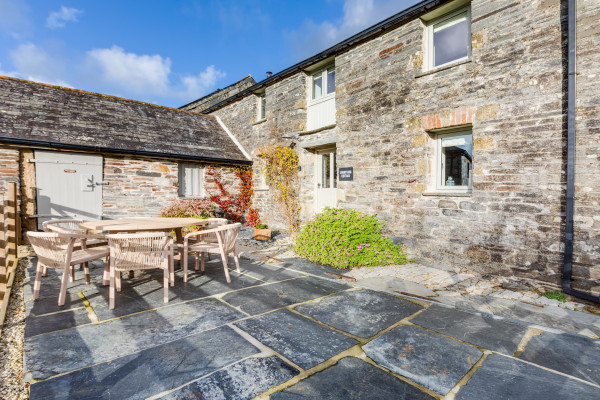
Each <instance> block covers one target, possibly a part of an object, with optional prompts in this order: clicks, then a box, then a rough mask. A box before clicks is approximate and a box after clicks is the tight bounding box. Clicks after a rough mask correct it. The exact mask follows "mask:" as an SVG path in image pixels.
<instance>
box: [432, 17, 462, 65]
mask: <svg viewBox="0 0 600 400" xmlns="http://www.w3.org/2000/svg"><path fill="white" fill-rule="evenodd" d="M467 24H468V21H467V17H466V14H461V15H459V16H457V17H455V18H452V19H450V20H448V21H444V22H441V23H439V24H437V25H435V26H434V27H433V53H434V66H438V65H442V64H446V63H449V62H451V61H454V60H458V59H461V58H464V57H467V56H468V55H469V42H468V41H469V37H468V25H467Z"/></svg>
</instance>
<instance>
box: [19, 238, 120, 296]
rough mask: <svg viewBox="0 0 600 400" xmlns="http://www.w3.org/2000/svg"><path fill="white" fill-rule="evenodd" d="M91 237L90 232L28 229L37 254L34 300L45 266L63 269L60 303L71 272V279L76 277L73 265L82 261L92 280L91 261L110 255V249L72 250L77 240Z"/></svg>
mask: <svg viewBox="0 0 600 400" xmlns="http://www.w3.org/2000/svg"><path fill="white" fill-rule="evenodd" d="M89 237H90V235H77V234H73V233H53V232H27V238H28V239H29V243H31V246H32V247H33V250H34V251H35V253H36V255H37V257H38V264H37V270H36V274H35V283H34V285H33V298H34V300H35V299H37V298H38V297H39V292H40V286H41V282H42V273H43V271H44V270H45V269H46V268H63V274H62V282H61V286H60V294H59V296H58V305H59V306H62V305H64V304H65V299H66V296H67V284H68V280H69V275H70V277H71V282H72V281H73V280H74V274H75V271H74V268H73V266H74V265H77V264H83V266H84V272H85V283H86V284H89V283H90V270H89V267H88V262H89V261H92V260H96V259H98V258H103V257H106V256H108V254H109V250H108V247H93V248H89V249H81V250H75V251H73V247H74V246H75V242H77V241H81V240H82V239H87V238H89ZM69 272H70V273H69Z"/></svg>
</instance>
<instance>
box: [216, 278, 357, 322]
mask: <svg viewBox="0 0 600 400" xmlns="http://www.w3.org/2000/svg"><path fill="white" fill-rule="evenodd" d="M348 288H349V286H347V285H343V284H339V283H336V282H332V281H328V280H324V279H319V278H313V277H310V276H309V277H301V278H296V279H291V280H288V281H284V282H278V283H273V284H270V285H263V286H257V287H253V288H250V289H246V290H240V291H237V292H234V293H229V294H226V295H225V296H223V297H222V299H223V300H224V301H226V302H227V303H229V304H231V305H232V306H234V307H240V308H241V310H242V311H244V312H247V313H248V314H250V315H256V314H262V313H264V312H267V311H271V310H275V309H277V308H281V307H285V306H289V305H291V304H295V303H301V302H304V301H307V300H312V299H316V298H317V297H323V296H326V295H328V294H331V293H335V292H340V291H342V290H346V289H348Z"/></svg>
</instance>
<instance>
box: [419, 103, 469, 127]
mask: <svg viewBox="0 0 600 400" xmlns="http://www.w3.org/2000/svg"><path fill="white" fill-rule="evenodd" d="M422 121H423V129H424V130H426V131H430V130H433V129H440V128H450V127H453V126H460V125H466V124H472V123H473V109H472V108H471V107H463V108H457V109H454V110H450V111H447V112H441V113H435V114H429V115H425V116H423V117H422Z"/></svg>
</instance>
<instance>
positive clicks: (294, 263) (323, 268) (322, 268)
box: [278, 257, 340, 279]
mask: <svg viewBox="0 0 600 400" xmlns="http://www.w3.org/2000/svg"><path fill="white" fill-rule="evenodd" d="M281 261H283V263H282V264H278V265H281V266H282V267H283V268H289V269H292V270H295V271H299V272H305V273H309V274H313V275H317V276H321V277H323V278H327V279H331V278H332V277H331V275H327V274H326V272H332V273H334V274H339V273H340V270H339V269H337V268H334V267H330V266H327V265H320V264H315V263H313V262H311V261H308V260H307V259H306V258H302V257H289V258H282V259H281Z"/></svg>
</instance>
